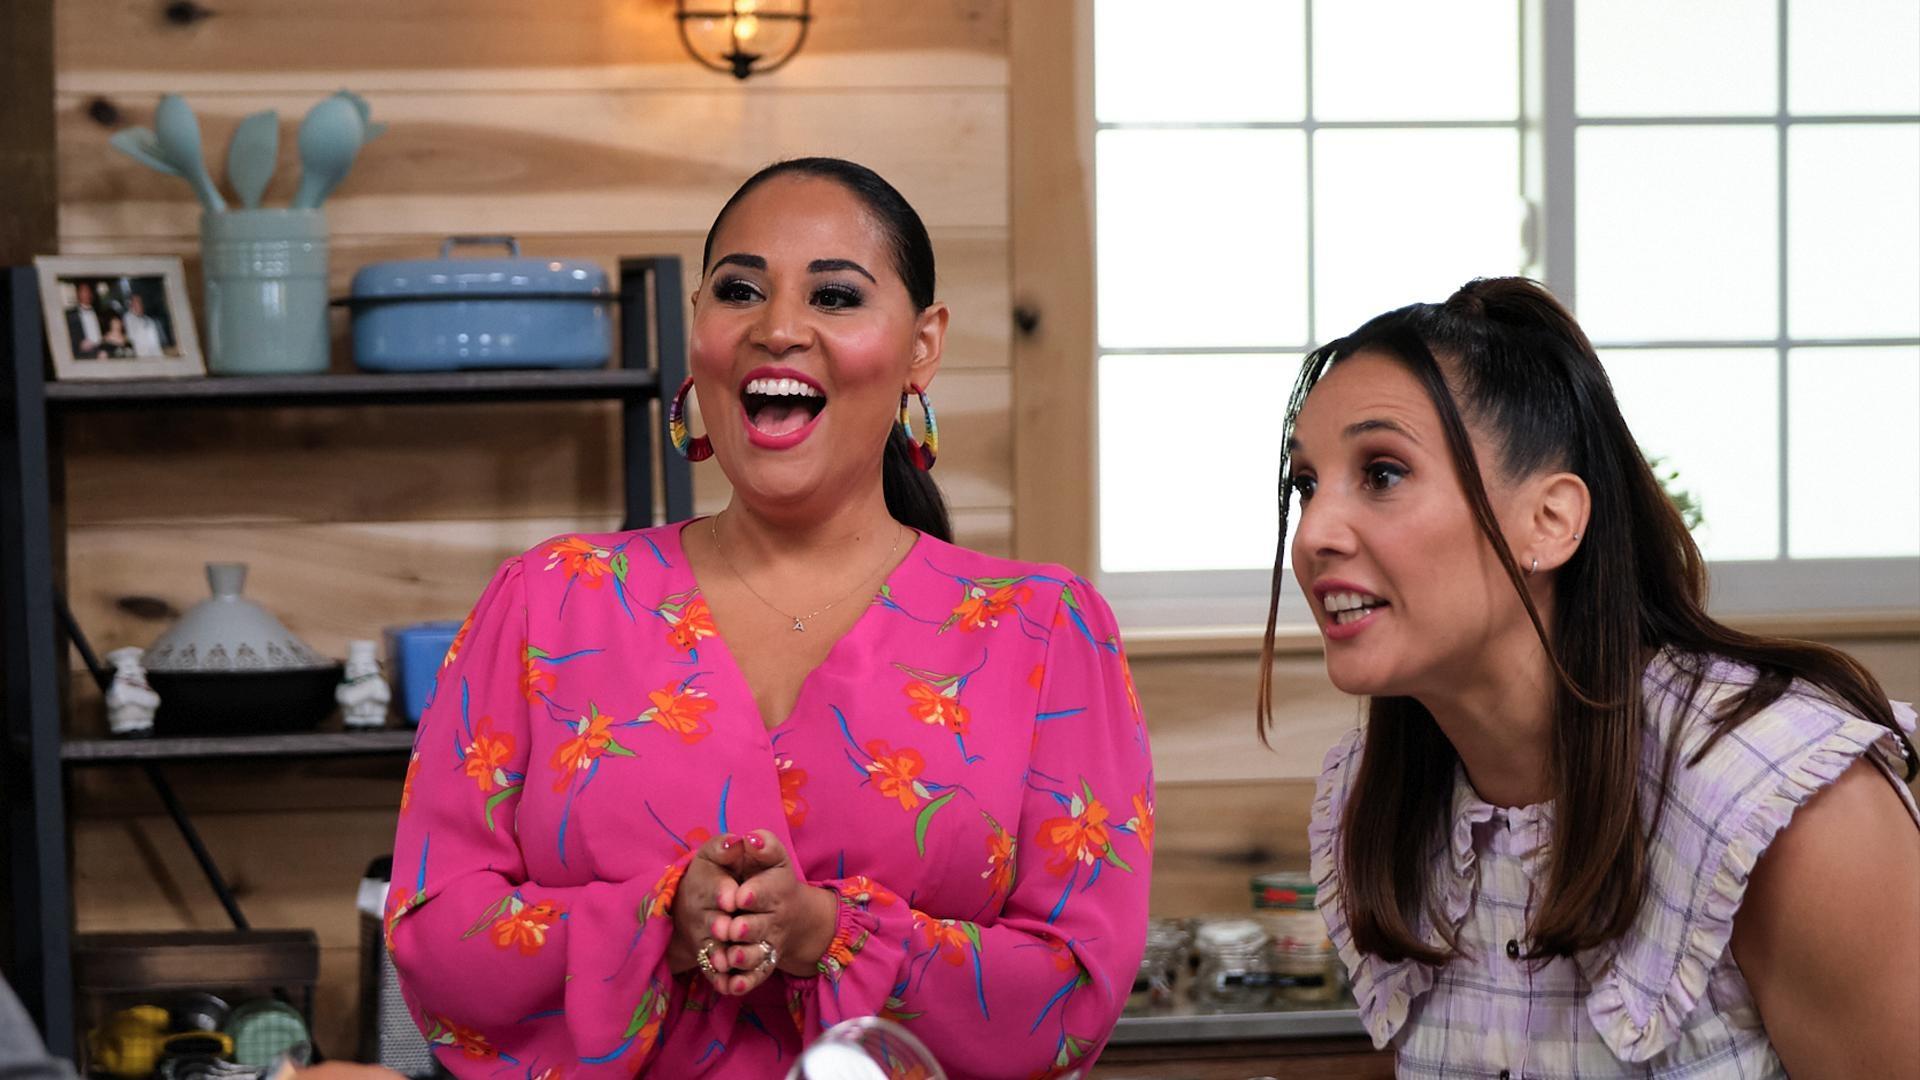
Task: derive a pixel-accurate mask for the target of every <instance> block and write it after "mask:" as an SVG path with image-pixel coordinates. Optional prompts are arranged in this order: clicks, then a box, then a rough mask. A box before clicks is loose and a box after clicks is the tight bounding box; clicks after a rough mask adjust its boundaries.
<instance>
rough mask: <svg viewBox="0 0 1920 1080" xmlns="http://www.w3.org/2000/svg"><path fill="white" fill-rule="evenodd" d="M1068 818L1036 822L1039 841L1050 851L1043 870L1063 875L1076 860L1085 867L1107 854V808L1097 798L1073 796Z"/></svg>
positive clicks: (1108, 840) (1071, 867)
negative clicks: (1038, 827)
mask: <svg viewBox="0 0 1920 1080" xmlns="http://www.w3.org/2000/svg"><path fill="white" fill-rule="evenodd" d="M1068 813H1069V814H1071V816H1070V817H1058V818H1049V819H1048V820H1046V821H1043V822H1041V823H1040V843H1041V844H1042V845H1044V846H1046V847H1048V848H1050V849H1052V851H1053V855H1052V856H1051V857H1049V858H1048V860H1047V869H1049V870H1051V871H1053V872H1054V873H1056V874H1064V873H1066V872H1067V871H1069V870H1071V869H1073V865H1074V864H1075V863H1077V862H1080V863H1086V864H1087V865H1088V866H1091V865H1093V864H1094V863H1097V862H1099V861H1100V860H1101V859H1104V858H1106V857H1107V851H1108V849H1109V848H1110V847H1112V842H1111V840H1110V837H1109V830H1108V826H1107V808H1106V807H1105V806H1103V805H1102V804H1101V803H1100V800H1098V799H1085V798H1082V797H1081V796H1079V795H1075V796H1074V797H1073V803H1072V805H1071V806H1069V807H1068Z"/></svg>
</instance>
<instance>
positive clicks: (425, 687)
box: [387, 621, 460, 724]
mask: <svg viewBox="0 0 1920 1080" xmlns="http://www.w3.org/2000/svg"><path fill="white" fill-rule="evenodd" d="M459 632H460V624H459V623H458V622H453V621H447V622H423V623H414V624H413V625H411V626H395V627H390V628H389V629H388V630H387V657H388V660H387V670H388V671H389V672H392V674H393V680H394V691H395V692H396V693H397V694H398V695H399V698H400V705H401V708H402V709H403V710H404V711H405V712H406V714H407V722H408V723H410V724H418V723H419V722H420V714H421V713H423V712H425V711H426V710H427V703H428V702H429V701H431V700H433V690H434V683H435V681H436V680H437V679H438V678H439V676H440V662H441V661H443V660H445V659H446V658H447V650H448V649H449V648H451V647H452V645H453V637H454V635H455V634H457V633H459Z"/></svg>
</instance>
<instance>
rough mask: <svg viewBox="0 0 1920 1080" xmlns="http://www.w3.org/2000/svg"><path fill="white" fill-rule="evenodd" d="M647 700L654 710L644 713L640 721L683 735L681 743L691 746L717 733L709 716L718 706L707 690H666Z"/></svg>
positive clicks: (649, 695)
mask: <svg viewBox="0 0 1920 1080" xmlns="http://www.w3.org/2000/svg"><path fill="white" fill-rule="evenodd" d="M647 700H648V701H651V702H653V708H651V709H648V710H647V711H646V712H644V713H641V714H640V718H641V719H642V720H648V721H651V722H653V723H656V724H659V725H660V726H661V727H664V728H666V729H667V730H668V731H671V732H673V733H675V734H677V735H679V736H680V741H681V742H683V743H686V744H687V745H689V746H691V745H693V744H694V743H697V742H699V741H700V740H701V739H704V738H706V737H707V733H708V732H711V731H712V730H713V724H712V723H711V722H709V721H708V720H707V714H708V713H710V712H712V711H713V710H714V703H713V699H712V698H709V697H708V696H707V695H706V692H705V691H704V690H695V689H692V688H691V687H689V688H686V689H682V690H675V689H673V688H672V687H666V688H664V689H660V690H655V691H653V692H652V693H650V694H648V695H647Z"/></svg>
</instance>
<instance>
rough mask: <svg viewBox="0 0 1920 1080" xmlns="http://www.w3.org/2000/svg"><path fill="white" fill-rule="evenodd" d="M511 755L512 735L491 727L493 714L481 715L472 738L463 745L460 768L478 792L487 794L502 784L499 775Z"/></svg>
mask: <svg viewBox="0 0 1920 1080" xmlns="http://www.w3.org/2000/svg"><path fill="white" fill-rule="evenodd" d="M512 757H513V734H512V733H511V732H506V731H495V730H493V717H491V716H483V717H481V718H480V723H478V724H476V725H475V726H474V729H473V741H472V742H470V743H468V744H467V748H466V751H465V761H466V766H465V768H464V769H463V770H462V771H463V772H465V773H466V774H467V776H469V777H471V778H472V779H473V782H474V783H475V784H477V785H479V787H480V790H481V791H482V792H485V793H488V794H491V793H492V792H493V791H495V790H497V789H498V788H500V787H502V786H503V783H502V779H501V777H502V774H503V772H504V770H505V768H506V764H507V761H508V760H509V759H511V758H512Z"/></svg>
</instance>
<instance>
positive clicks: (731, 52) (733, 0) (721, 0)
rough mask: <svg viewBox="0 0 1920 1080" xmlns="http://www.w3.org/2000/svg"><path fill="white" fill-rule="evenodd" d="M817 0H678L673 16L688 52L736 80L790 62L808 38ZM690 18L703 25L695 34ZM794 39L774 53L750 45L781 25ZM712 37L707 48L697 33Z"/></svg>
mask: <svg viewBox="0 0 1920 1080" xmlns="http://www.w3.org/2000/svg"><path fill="white" fill-rule="evenodd" d="M812 8H813V0H705V2H700V0H694V2H693V3H689V0H676V2H675V5H674V15H673V18H674V21H675V22H676V23H677V24H678V25H679V27H680V43H681V44H682V45H684V46H686V49H687V54H688V55H689V56H692V57H693V58H694V59H695V60H696V61H698V62H699V63H700V66H702V67H704V68H707V69H709V70H712V71H719V72H725V73H726V74H729V75H732V76H733V77H734V78H736V79H745V78H747V77H748V76H750V75H764V74H766V73H768V72H770V71H777V70H779V69H780V68H781V67H783V66H785V65H786V63H787V61H789V60H792V59H793V58H794V56H796V55H797V54H798V53H799V52H800V48H801V46H803V45H805V44H806V41H807V27H808V25H809V24H811V23H812V22H813V12H812ZM689 23H698V24H700V26H699V28H698V32H697V35H696V32H695V31H690V30H689V29H688V25H687V24H689ZM786 26H791V27H792V29H791V30H790V31H788V32H789V33H791V35H792V38H793V40H792V42H791V43H789V44H787V45H786V46H785V48H784V49H780V50H777V51H771V52H752V51H749V49H748V46H749V45H750V44H753V43H756V42H759V41H766V40H768V39H769V38H770V37H773V36H774V35H773V34H769V33H768V31H769V30H773V31H776V32H777V31H778V30H779V29H780V28H782V27H786ZM696 36H699V37H702V38H710V39H711V40H708V41H706V42H705V44H706V46H707V47H706V48H702V46H701V44H697V43H696V42H695V40H694V39H695V37H696Z"/></svg>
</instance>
